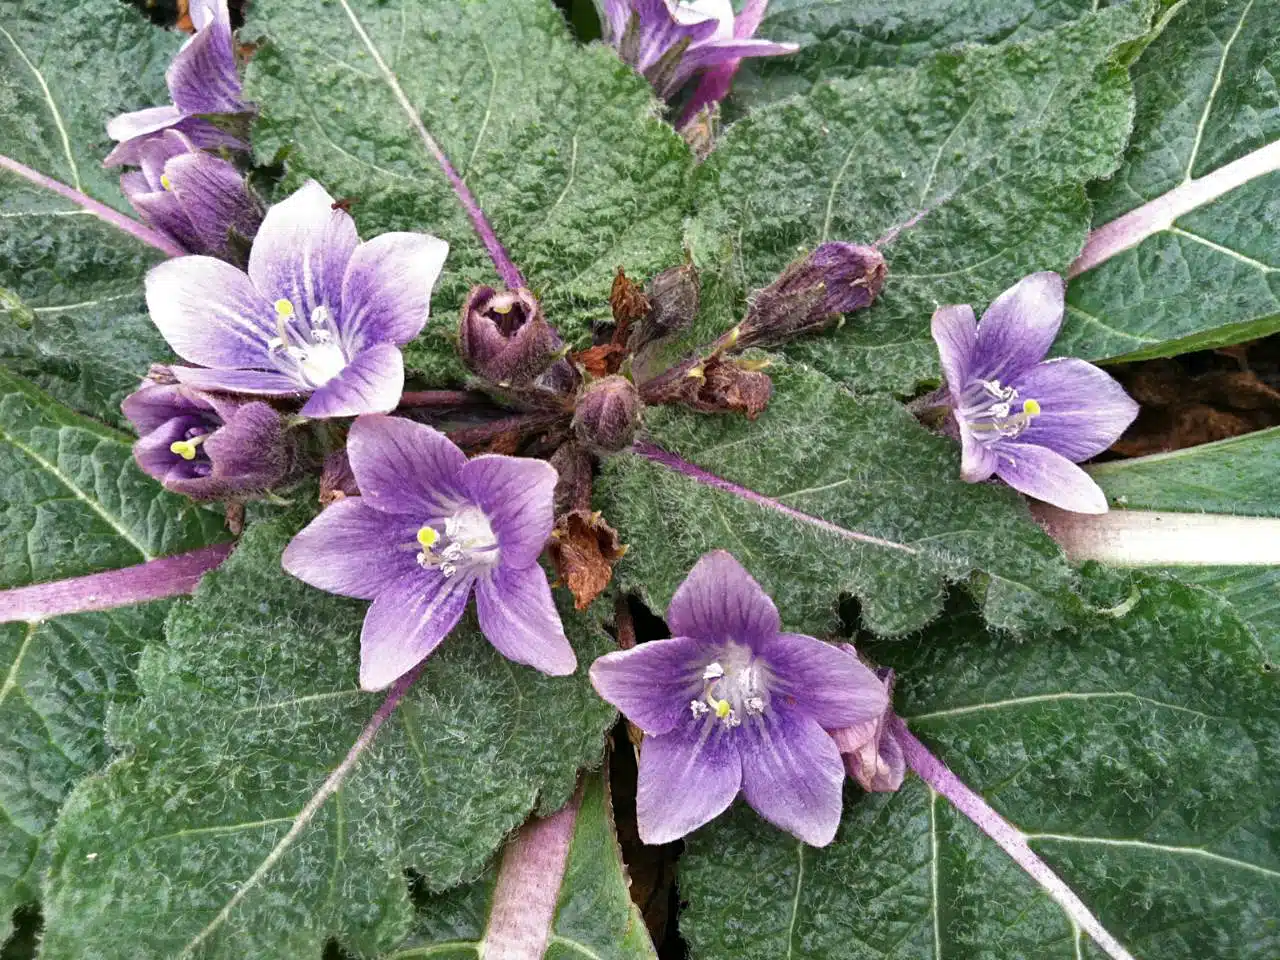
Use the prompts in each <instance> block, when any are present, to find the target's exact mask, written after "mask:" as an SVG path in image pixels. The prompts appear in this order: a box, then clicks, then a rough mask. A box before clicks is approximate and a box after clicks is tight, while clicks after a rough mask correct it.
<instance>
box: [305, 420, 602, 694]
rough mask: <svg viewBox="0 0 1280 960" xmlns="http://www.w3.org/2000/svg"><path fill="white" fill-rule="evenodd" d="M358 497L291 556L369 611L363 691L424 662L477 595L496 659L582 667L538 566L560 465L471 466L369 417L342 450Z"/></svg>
mask: <svg viewBox="0 0 1280 960" xmlns="http://www.w3.org/2000/svg"><path fill="white" fill-rule="evenodd" d="M347 453H348V455H349V457H350V461H351V470H352V472H353V473H354V474H355V478H356V482H357V483H358V484H359V487H360V496H358V497H348V498H346V499H344V500H340V501H338V502H337V503H335V504H333V505H332V506H330V507H328V508H327V509H325V511H324V512H323V513H321V514H320V516H318V517H316V519H315V520H313V521H312V522H311V524H310V525H309V526H308V527H307V528H306V529H305V530H303V531H302V532H301V533H299V534H298V535H297V536H296V537H295V538H294V539H293V542H292V543H290V544H289V546H288V548H286V550H285V552H284V560H283V562H284V568H285V569H286V570H287V571H289V573H291V574H293V575H294V576H295V577H297V578H298V579H300V580H304V581H306V582H307V583H309V584H311V585H312V586H313V587H319V588H320V589H321V590H327V591H328V592H330V593H338V594H342V595H343V596H347V597H359V598H360V599H362V600H372V601H373V605H372V606H371V607H370V608H369V613H368V615H367V616H366V617H365V620H364V630H363V631H362V633H361V635H360V686H361V687H362V688H364V689H365V690H381V689H382V688H384V687H386V686H387V685H389V684H390V683H392V682H393V681H395V680H396V678H398V677H400V676H402V675H404V674H405V673H407V672H408V671H409V670H411V669H413V667H415V666H416V665H417V664H419V663H420V662H422V660H424V659H425V658H426V657H427V656H428V655H430V653H431V651H433V650H434V649H435V648H436V647H437V646H438V645H439V644H440V641H442V640H443V639H444V638H445V636H446V635H447V634H448V633H449V631H450V630H452V629H453V628H454V626H455V625H456V624H457V623H458V621H459V620H460V619H461V618H462V613H463V611H464V610H465V609H466V606H467V600H468V598H469V597H470V596H471V593H472V591H473V590H474V592H475V595H476V612H477V614H478V616H479V620H480V629H481V630H482V631H483V632H484V635H485V636H486V637H488V639H489V642H490V643H492V644H493V645H494V646H495V647H497V648H498V652H499V653H501V654H502V655H503V656H505V657H507V658H508V659H509V660H514V661H516V662H517V663H523V664H528V665H529V666H531V667H533V668H535V669H537V670H541V671H542V672H543V673H546V674H549V675H551V676H564V675H567V674H570V673H573V671H574V670H575V669H577V665H578V661H577V658H576V657H575V656H574V653H573V648H572V647H571V646H570V645H569V641H568V639H566V637H565V635H564V629H563V627H562V626H561V624H560V616H559V614H558V613H557V612H556V607H555V603H554V601H553V600H552V598H551V587H550V586H549V585H548V584H547V575H546V573H544V572H543V569H542V567H541V566H539V564H538V556H539V555H540V554H541V553H542V548H543V547H544V546H545V545H546V542H547V538H548V537H549V536H550V535H551V527H552V524H553V521H554V517H553V513H554V507H553V494H554V492H555V486H556V480H557V475H556V471H555V468H554V467H552V466H551V465H550V464H549V463H546V462H545V461H542V460H531V459H526V458H523V457H504V456H494V455H486V456H479V457H475V458H474V459H472V460H468V459H467V458H466V455H465V454H464V453H463V452H462V451H461V450H459V449H458V448H457V447H456V446H455V445H454V444H453V443H452V442H450V440H449V439H448V438H447V437H446V436H445V435H444V434H442V433H440V431H438V430H435V429H433V428H431V427H428V426H425V425H423V424H420V423H414V422H413V421H411V420H405V419H402V418H399V417H385V416H367V417H361V418H360V419H359V420H357V421H356V422H355V425H354V426H352V428H351V435H350V437H349V438H348V440H347Z"/></svg>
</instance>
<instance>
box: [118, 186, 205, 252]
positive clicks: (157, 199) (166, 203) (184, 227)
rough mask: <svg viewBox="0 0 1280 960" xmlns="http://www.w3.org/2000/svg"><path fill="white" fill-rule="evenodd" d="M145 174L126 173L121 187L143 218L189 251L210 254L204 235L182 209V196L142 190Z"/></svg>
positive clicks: (164, 191)
mask: <svg viewBox="0 0 1280 960" xmlns="http://www.w3.org/2000/svg"><path fill="white" fill-rule="evenodd" d="M141 176H142V175H141V174H128V173H126V174H125V175H124V176H123V177H121V178H120V186H121V188H122V189H123V190H124V192H125V196H126V197H127V198H128V200H129V203H130V204H132V206H133V209H134V210H136V211H138V216H140V217H141V218H142V221H143V222H144V223H146V224H147V225H148V226H150V227H154V228H155V229H157V230H159V231H160V232H161V233H163V234H164V235H165V236H167V237H169V238H170V239H171V240H173V241H174V242H176V243H177V244H178V246H180V247H181V248H182V249H183V250H185V251H187V252H188V253H208V252H209V249H208V246H207V245H206V244H205V243H204V238H203V237H202V236H201V234H200V232H199V231H198V230H197V229H196V227H195V224H193V223H192V222H191V218H190V217H188V216H187V212H186V211H185V210H184V209H182V203H181V202H180V201H179V200H178V198H177V197H176V196H174V195H173V194H172V193H170V192H169V191H167V190H139V189H138V186H139V183H138V181H139V180H140V179H141ZM125 181H129V182H128V183H126V182H125Z"/></svg>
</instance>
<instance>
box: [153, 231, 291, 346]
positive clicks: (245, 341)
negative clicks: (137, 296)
mask: <svg viewBox="0 0 1280 960" xmlns="http://www.w3.org/2000/svg"><path fill="white" fill-rule="evenodd" d="M146 294H147V309H148V310H149V311H150V313H151V319H152V321H153V322H154V323H155V325H156V326H157V327H158V328H159V330H160V334H161V335H162V336H163V337H164V338H165V340H167V341H168V343H169V346H171V347H172V348H173V350H174V352H175V353H176V354H178V356H180V357H182V358H183V359H184V360H187V361H190V362H191V363H198V364H200V365H202V366H206V367H220V368H230V369H236V368H254V367H264V366H267V365H269V360H268V349H267V343H268V341H269V340H270V339H271V338H272V337H274V336H275V329H274V325H273V319H272V318H273V315H274V314H273V310H272V306H271V304H270V303H269V302H268V301H267V300H265V299H264V298H263V296H262V295H261V294H260V293H259V292H258V291H257V290H256V289H255V288H254V285H253V284H252V283H250V282H249V278H248V277H247V276H245V275H244V274H243V273H242V272H240V271H239V270H237V269H236V268H235V267H233V266H231V265H230V264H229V263H224V262H223V261H221V260H216V259H214V258H213V257H205V256H197V257H178V258H176V259H173V260H167V261H165V262H164V263H161V264H158V265H156V266H154V267H152V268H151V270H150V271H149V272H148V273H147V278H146Z"/></svg>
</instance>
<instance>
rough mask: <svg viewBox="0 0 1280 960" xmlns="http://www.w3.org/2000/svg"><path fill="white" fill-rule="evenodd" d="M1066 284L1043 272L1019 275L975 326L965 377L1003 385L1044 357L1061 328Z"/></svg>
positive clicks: (1064, 307)
mask: <svg viewBox="0 0 1280 960" xmlns="http://www.w3.org/2000/svg"><path fill="white" fill-rule="evenodd" d="M1065 311H1066V283H1065V282H1064V281H1063V279H1062V277H1060V276H1059V275H1058V274H1056V273H1050V272H1048V271H1044V272H1041V273H1033V274H1031V275H1030V276H1026V277H1023V278H1022V279H1021V280H1019V281H1018V282H1017V283H1016V284H1014V285H1013V286H1012V287H1010V288H1009V289H1008V290H1006V291H1005V292H1004V293H1002V294H1000V296H998V297H996V299H995V300H993V301H992V302H991V306H989V307H988V308H987V312H986V313H984V314H983V315H982V321H981V322H980V323H979V324H978V340H977V343H976V345H975V347H974V352H973V359H972V362H971V364H970V368H969V376H970V377H972V378H977V379H979V380H999V381H1000V382H1001V383H1002V384H1005V385H1007V384H1008V383H1009V382H1010V381H1011V380H1014V379H1016V378H1017V377H1019V376H1020V375H1022V374H1023V373H1024V372H1025V371H1027V370H1028V369H1030V368H1031V367H1033V366H1034V365H1035V364H1037V363H1039V362H1040V361H1041V360H1043V359H1044V357H1045V354H1047V353H1048V352H1049V348H1050V347H1052V346H1053V341H1054V340H1055V339H1056V338H1057V336H1058V329H1059V328H1060V327H1061V326H1062V317H1063V314H1064V312H1065Z"/></svg>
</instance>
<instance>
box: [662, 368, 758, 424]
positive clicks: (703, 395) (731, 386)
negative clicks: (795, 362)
mask: <svg viewBox="0 0 1280 960" xmlns="http://www.w3.org/2000/svg"><path fill="white" fill-rule="evenodd" d="M772 395H773V381H772V380H770V379H769V375H768V374H767V373H764V372H763V371H762V370H761V369H760V365H759V364H757V363H755V362H753V361H750V360H730V359H727V358H726V357H725V356H724V355H723V354H716V355H715V356H712V357H711V358H710V359H707V360H702V361H698V362H697V363H690V364H685V365H684V366H682V367H680V368H677V369H675V370H673V371H672V372H671V374H669V375H668V374H664V375H663V376H662V377H661V378H659V379H658V380H653V381H651V382H649V383H646V384H645V385H644V399H645V402H647V403H652V404H659V403H663V404H681V405H683V406H686V407H690V408H691V409H694V410H697V411H699V412H701V413H743V414H746V416H747V419H748V420H754V419H756V417H758V416H760V414H762V413H763V412H764V411H765V408H767V407H768V406H769V398H770V397H771V396H772Z"/></svg>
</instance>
